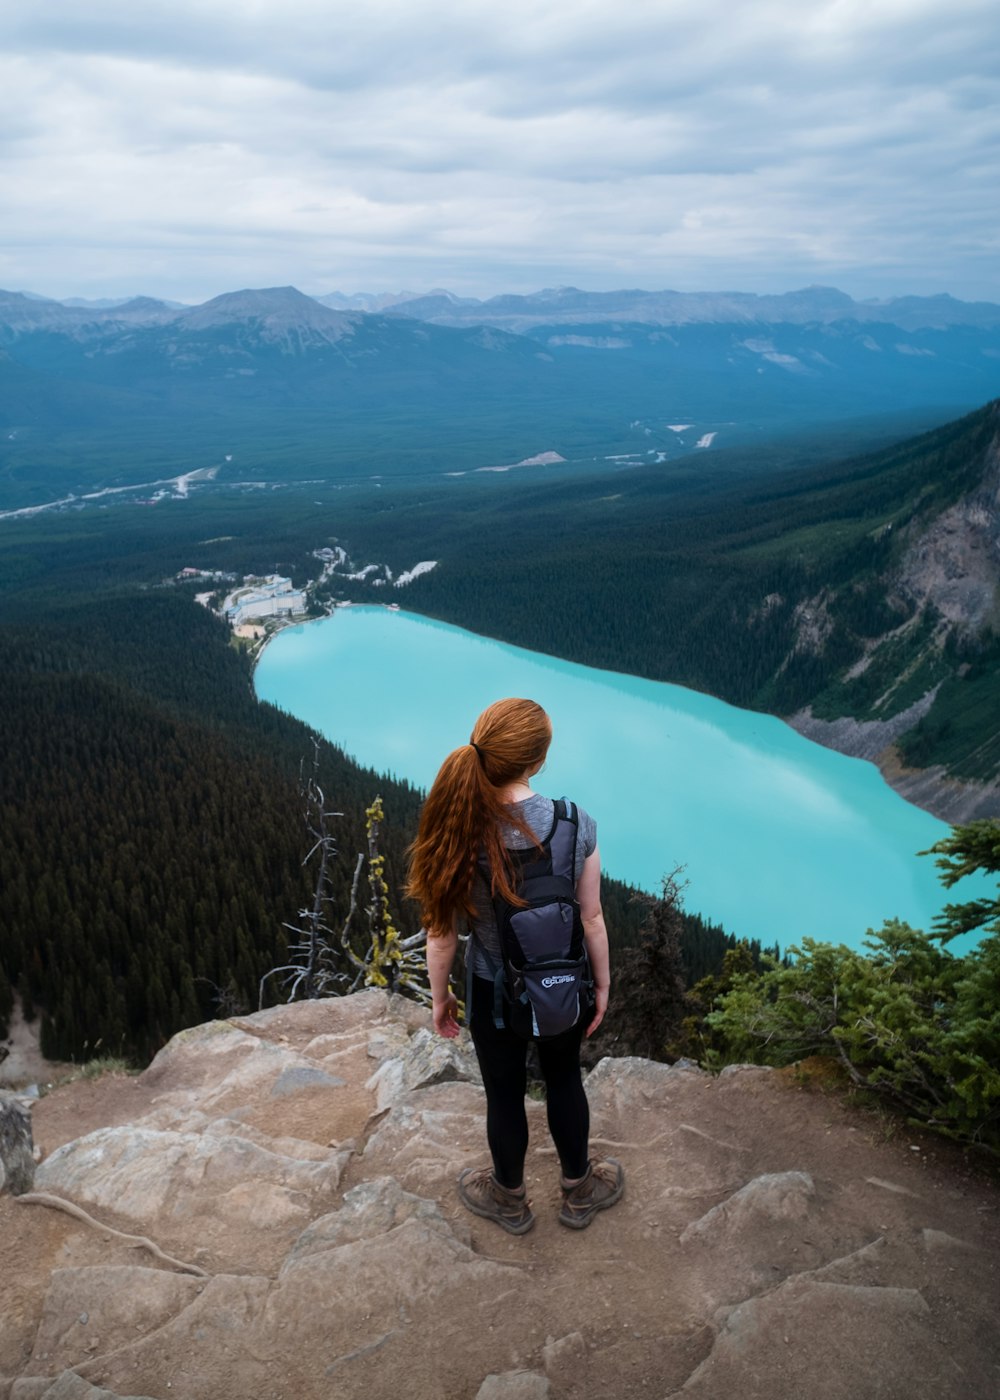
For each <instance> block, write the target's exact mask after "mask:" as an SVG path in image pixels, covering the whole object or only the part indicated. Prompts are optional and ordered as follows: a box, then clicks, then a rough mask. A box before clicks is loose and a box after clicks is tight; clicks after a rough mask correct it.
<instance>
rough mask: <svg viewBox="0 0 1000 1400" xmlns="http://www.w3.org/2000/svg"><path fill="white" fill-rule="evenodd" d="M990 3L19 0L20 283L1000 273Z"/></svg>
mask: <svg viewBox="0 0 1000 1400" xmlns="http://www.w3.org/2000/svg"><path fill="white" fill-rule="evenodd" d="M998 31H1000V23H998V21H997V20H996V18H995V6H994V5H993V3H992V0H990V3H981V0H953V3H951V4H950V5H949V7H948V9H947V12H946V13H942V11H941V7H940V5H939V4H938V3H937V0H934V3H930V0H866V2H865V3H862V0H815V3H813V4H810V5H802V4H801V3H800V0H757V3H754V4H752V5H751V4H734V3H733V0H699V3H695V0H669V3H668V0H630V3H629V4H628V5H621V4H614V3H612V2H611V0H589V2H588V0H575V3H571V0H549V2H548V3H544V0H543V2H542V3H539V0H530V3H529V0H508V3H506V4H505V5H504V6H502V7H501V6H497V5H496V4H495V3H492V0H491V3H488V4H487V3H484V0H455V3H443V2H442V0H399V2H398V3H393V0H370V3H368V4H367V5H366V6H365V7H364V8H363V9H362V8H361V7H359V6H356V5H355V4H353V3H352V4H351V5H347V4H346V3H343V0H336V3H333V4H330V3H329V0H325V3H312V0H282V3H280V4H279V3H277V0H259V3H257V4H255V5H247V4H246V2H245V0H241V3H240V4H236V3H235V0H210V3H208V2H207V0H198V3H193V2H192V0H175V2H174V3H172V4H169V5H168V4H166V3H162V0H144V3H143V4H142V5H135V4H133V3H131V0H130V2H129V3H112V0H103V3H102V2H101V0H90V3H89V4H88V6H87V7H86V9H85V10H84V9H83V7H81V6H80V5H79V4H78V3H77V0H47V3H46V4H45V5H44V6H36V5H34V4H31V5H29V3H28V0H8V4H7V5H6V6H5V7H4V9H3V11H2V12H0V228H2V229H3V237H2V243H0V285H3V286H8V287H9V286H27V287H32V288H34V289H36V290H40V291H46V292H49V293H51V294H54V295H67V294H70V293H71V292H83V293H84V294H93V295H99V294H105V293H120V292H130V291H137V290H145V291H150V292H153V293H157V292H159V293H160V294H162V295H170V296H178V297H181V298H190V299H198V298H200V297H203V296H208V295H211V294H213V293H215V292H217V291H220V290H223V289H225V288H229V287H233V286H235V285H237V284H253V285H266V284H274V283H284V282H289V281H291V282H295V283H296V284H298V285H300V286H303V287H304V288H305V289H307V290H312V291H326V290H331V289H332V288H333V287H335V286H336V287H342V288H344V289H347V290H353V289H355V288H361V287H369V288H383V287H393V286H399V285H408V286H411V287H418V288H419V287H423V286H430V285H432V284H438V285H440V284H444V285H448V286H452V287H454V288H455V289H456V290H458V291H463V290H468V291H473V292H478V293H480V294H483V293H489V292H491V291H496V290H500V289H504V288H507V289H523V290H527V289H530V288H533V287H535V286H538V285H541V283H543V282H547V283H550V284H551V283H552V282H578V283H580V284H582V285H586V286H592V287H611V286H616V285H622V284H623V283H628V284H631V285H646V286H679V287H721V286H729V287H737V286H739V287H745V288H747V289H748V290H770V289H773V290H782V289H784V288H787V287H789V286H792V285H798V284H801V283H804V282H810V281H827V282H835V283H838V284H839V285H842V286H844V287H845V289H846V290H848V291H852V292H854V293H855V294H857V295H877V294H880V293H887V292H893V291H906V290H911V291H918V292H926V291H931V290H950V291H952V292H954V293H955V294H957V295H965V296H979V297H988V298H990V299H997V300H1000V274H998V271H997V266H998V264H997V251H998V250H997V242H998V237H997V233H996V228H997V213H998V209H997V203H998V196H997V190H998V188H1000V179H998V176H1000V171H998V169H997V164H998V158H997V154H996V153H997V151H998V150H1000V143H998V137H1000V100H998V99H1000V79H998V76H997V75H998V74H1000V33H998Z"/></svg>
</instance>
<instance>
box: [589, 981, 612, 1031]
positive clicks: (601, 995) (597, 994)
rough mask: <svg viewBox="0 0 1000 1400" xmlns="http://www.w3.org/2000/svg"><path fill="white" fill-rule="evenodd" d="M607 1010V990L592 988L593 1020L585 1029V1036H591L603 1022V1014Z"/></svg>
mask: <svg viewBox="0 0 1000 1400" xmlns="http://www.w3.org/2000/svg"><path fill="white" fill-rule="evenodd" d="M607 1009H608V988H607V987H595V988H594V1018H593V1020H592V1021H591V1023H590V1025H589V1026H588V1027H587V1031H586V1033H587V1035H593V1034H594V1032H595V1031H596V1030H597V1027H598V1026H599V1025H600V1024H601V1022H602V1021H603V1020H604V1013H605V1011H607Z"/></svg>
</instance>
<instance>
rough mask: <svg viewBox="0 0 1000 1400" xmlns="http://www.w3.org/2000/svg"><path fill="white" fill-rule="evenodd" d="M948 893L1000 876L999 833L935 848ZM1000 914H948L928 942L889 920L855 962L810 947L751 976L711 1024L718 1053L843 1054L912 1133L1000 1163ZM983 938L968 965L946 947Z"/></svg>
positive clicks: (736, 986) (808, 942)
mask: <svg viewBox="0 0 1000 1400" xmlns="http://www.w3.org/2000/svg"><path fill="white" fill-rule="evenodd" d="M933 853H935V854H937V855H938V856H939V857H940V859H939V860H938V864H939V865H940V866H941V868H942V870H943V872H944V874H943V875H942V879H943V880H944V883H945V884H948V885H951V884H953V883H954V882H955V880H956V879H958V878H959V876H960V875H962V874H968V873H969V872H970V871H971V870H977V869H978V870H983V869H985V870H990V871H996V870H997V869H998V868H1000V824H998V823H996V822H986V821H980V822H973V823H971V824H970V825H969V826H967V827H960V828H956V829H955V830H954V831H953V833H952V835H951V836H950V837H948V838H946V840H944V841H942V842H939V843H938V845H937V846H935V847H934V848H933ZM998 910H1000V903H998V901H995V900H977V901H975V902H973V903H970V904H965V905H949V906H948V908H947V910H946V911H945V915H944V916H943V918H942V920H941V921H940V927H939V928H938V929H937V930H936V931H935V932H934V933H931V934H928V933H924V932H922V931H921V930H919V929H913V928H910V926H909V925H908V924H905V923H900V922H899V921H898V920H890V921H889V922H888V923H886V924H885V925H884V927H883V928H882V929H880V930H879V931H878V932H877V933H873V932H871V931H870V930H869V935H868V938H867V939H866V940H865V946H866V948H868V949H869V950H870V951H869V952H868V953H867V954H865V953H860V952H855V951H854V950H852V949H850V948H846V947H844V946H843V945H840V946H837V947H834V946H833V945H832V944H828V943H816V942H814V941H813V940H812V939H808V938H807V939H804V940H803V942H802V946H801V948H791V949H789V952H790V954H791V955H792V956H793V957H794V959H795V961H794V962H793V963H792V964H791V965H790V966H778V965H776V964H772V965H771V966H770V967H768V968H766V969H765V970H764V971H763V972H762V973H761V974H759V975H758V974H756V973H753V972H743V973H740V974H738V975H737V976H735V977H734V978H733V981H732V985H731V988H730V990H729V991H728V992H726V993H725V994H724V995H722V996H721V997H719V998H718V1000H717V1002H716V1005H715V1009H714V1010H712V1011H710V1012H709V1013H708V1015H707V1016H706V1018H705V1020H706V1024H707V1025H708V1027H709V1028H710V1031H711V1033H712V1037H713V1043H714V1045H715V1046H717V1047H719V1048H718V1049H716V1050H715V1051H714V1054H715V1055H716V1056H718V1057H720V1058H722V1059H724V1060H730V1061H732V1060H748V1061H751V1062H753V1063H758V1064H771V1065H787V1064H791V1063H793V1062H794V1061H796V1060H800V1059H803V1058H805V1057H806V1056H808V1055H814V1054H828V1055H829V1054H832V1055H835V1056H836V1057H837V1058H838V1059H839V1060H840V1062H841V1064H842V1065H843V1066H844V1069H845V1070H846V1072H847V1074H848V1075H849V1076H850V1079H851V1080H852V1082H853V1083H854V1084H856V1085H858V1086H859V1087H864V1088H866V1089H870V1090H873V1091H875V1092H877V1093H879V1094H882V1095H884V1096H886V1097H887V1098H888V1099H890V1100H891V1101H892V1102H893V1103H895V1104H896V1105H898V1106H899V1107H900V1108H902V1109H903V1110H904V1111H905V1113H906V1114H907V1116H908V1117H909V1119H910V1120H911V1121H912V1122H915V1123H919V1124H921V1125H923V1126H925V1127H929V1128H932V1129H934V1130H935V1131H937V1132H940V1133H944V1134H946V1135H947V1136H949V1137H952V1138H955V1139H957V1140H958V1141H960V1142H965V1143H975V1144H977V1145H980V1146H983V1147H987V1148H989V1149H990V1150H991V1151H993V1152H1000V918H998ZM975 928H984V929H985V931H986V937H985V938H984V940H983V942H982V943H980V945H979V946H978V947H977V948H974V949H973V950H972V951H971V952H969V953H967V954H966V955H965V956H964V957H955V956H953V955H952V954H951V953H950V952H949V951H948V949H947V947H946V946H945V945H946V944H947V942H948V940H949V939H950V938H952V937H954V936H955V935H956V934H958V933H961V932H966V931H968V930H970V929H975Z"/></svg>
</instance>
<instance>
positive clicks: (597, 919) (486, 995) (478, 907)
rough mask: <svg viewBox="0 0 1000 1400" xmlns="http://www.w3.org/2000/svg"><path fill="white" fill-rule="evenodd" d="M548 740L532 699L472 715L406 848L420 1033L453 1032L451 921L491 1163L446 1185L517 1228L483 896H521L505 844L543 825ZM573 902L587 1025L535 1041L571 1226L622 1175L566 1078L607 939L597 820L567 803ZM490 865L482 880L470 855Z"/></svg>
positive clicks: (603, 1002)
mask: <svg viewBox="0 0 1000 1400" xmlns="http://www.w3.org/2000/svg"><path fill="white" fill-rule="evenodd" d="M551 739H552V725H551V722H550V720H549V717H548V715H547V714H546V713H545V711H544V710H543V709H542V707H541V706H540V705H537V704H536V703H535V702H534V701H533V700H516V699H511V700H497V701H496V702H495V703H494V704H492V705H490V706H489V708H488V709H486V710H484V711H483V713H482V714H481V715H480V716H479V718H478V720H477V721H476V724H475V728H474V729H473V731H472V738H471V740H470V742H469V743H468V744H463V745H462V747H461V748H458V749H454V750H453V751H452V752H451V753H450V754H449V755H448V757H447V758H446V759H445V761H444V763H443V764H442V765H441V769H440V772H439V773H438V775H437V777H436V779H435V780H434V785H433V787H432V788H431V790H430V792H429V794H428V796H427V801H426V802H425V803H424V807H423V811H422V813H421V817H420V827H419V830H418V833H417V839H416V841H415V842H414V844H413V847H412V849H411V852H410V880H409V893H410V894H411V895H413V896H414V897H415V898H417V899H418V900H419V901H420V905H421V909H422V911H423V919H424V925H425V927H426V929H427V935H428V937H427V968H428V973H429V977H430V984H431V993H432V996H433V1003H434V1008H433V1009H434V1029H435V1030H436V1031H437V1033H438V1034H439V1035H442V1036H445V1037H446V1038H448V1039H453V1038H454V1037H455V1036H457V1035H458V1033H459V1027H458V1020H457V1012H458V1002H457V1000H456V998H455V995H454V993H453V992H452V990H451V987H450V985H449V978H450V974H451V969H452V964H453V962H454V959H455V953H456V950H457V947H458V934H459V928H460V926H461V925H462V924H463V923H466V924H467V925H468V927H469V931H470V939H469V946H468V950H467V952H466V957H467V959H471V971H472V977H471V979H470V986H471V996H470V998H469V1002H470V1004H469V1005H468V1006H467V1007H466V1019H467V1022H468V1024H469V1029H470V1031H471V1034H472V1039H473V1043H474V1044H475V1047H476V1054H477V1055H478V1057H479V1066H480V1069H481V1070H482V1075H483V1085H484V1087H485V1089H486V1132H487V1138H488V1140H489V1146H490V1152H491V1154H492V1157H493V1166H492V1168H490V1167H486V1168H483V1169H482V1170H479V1171H476V1170H473V1169H471V1168H469V1169H467V1170H466V1171H464V1172H462V1174H461V1176H460V1177H459V1179H458V1194H459V1197H460V1199H461V1201H462V1203H463V1205H465V1206H466V1207H467V1208H468V1209H469V1210H471V1211H472V1212H473V1213H474V1214H475V1215H481V1216H484V1217H485V1218H486V1219H488V1220H494V1221H496V1223H497V1224H498V1225H500V1226H501V1227H502V1228H503V1229H504V1230H508V1231H509V1232H510V1233H511V1234H514V1235H521V1234H524V1233H525V1231H527V1230H530V1229H531V1227H532V1225H533V1224H534V1223H535V1217H534V1216H533V1215H532V1213H531V1209H530V1205H529V1202H528V1199H527V1195H526V1193H525V1187H524V1158H525V1154H526V1152H527V1148H528V1120H527V1116H526V1113H525V1107H524V1095H525V1089H526V1087H527V1075H526V1066H525V1062H526V1053H527V1044H528V1043H527V1041H526V1040H523V1039H521V1038H520V1037H519V1036H516V1035H514V1034H513V1033H512V1032H511V1031H510V1030H508V1029H506V1028H503V1029H498V1028H497V1027H496V1025H495V1024H494V1018H493V971H492V969H493V968H495V967H496V966H497V964H498V963H499V960H500V946H499V938H498V935H497V926H496V918H495V915H494V912H493V905H492V901H491V896H492V895H493V894H496V895H499V896H501V897H502V898H503V899H505V900H508V901H509V902H511V903H513V904H523V901H522V900H520V899H519V897H518V894H517V890H516V875H515V871H514V863H513V861H512V860H511V857H510V854H509V852H508V849H507V848H508V847H512V848H514V849H526V848H530V847H534V846H540V844H541V842H543V841H544V840H546V839H547V837H548V835H549V832H550V830H551V828H552V824H553V811H554V808H553V803H552V801H551V800H550V799H549V798H547V797H542V796H540V795H539V794H537V793H535V792H533V791H532V789H531V779H532V778H533V777H534V776H535V774H536V773H537V772H538V771H539V770H540V769H541V767H542V765H543V763H544V762H545V756H546V754H547V753H548V748H549V743H550V741H551ZM577 810H578V815H579V825H578V829H577V842H576V859H575V867H574V874H575V879H576V898H577V902H578V903H579V905H580V913H581V916H582V919H583V929H584V941H585V943H586V948H587V953H588V956H589V959H590V966H591V972H592V975H593V978H594V984H595V1005H594V1008H593V1012H592V1014H590V1015H589V1021H588V1019H587V1016H586V1015H582V1016H581V1019H580V1020H579V1021H578V1022H577V1024H576V1025H575V1026H573V1027H571V1029H569V1030H567V1031H563V1032H562V1033H561V1034H559V1035H556V1036H552V1037H551V1038H549V1039H544V1040H539V1041H538V1042H537V1045H538V1057H539V1061H540V1064H541V1070H542V1076H543V1078H544V1080H545V1088H546V1108H547V1112H548V1123H549V1131H550V1132H551V1134H552V1138H553V1141H554V1142H555V1145H556V1150H557V1152H558V1154H559V1161H560V1164H561V1166H562V1178H561V1182H560V1184H561V1186H562V1191H563V1204H562V1209H561V1211H560V1212H559V1220H560V1222H561V1223H562V1224H563V1225H567V1226H569V1227H570V1228H571V1229H577V1230H579V1229H583V1228H584V1226H587V1225H589V1224H590V1222H591V1220H592V1219H593V1217H594V1215H595V1214H596V1213H597V1212H598V1211H599V1210H604V1209H605V1208H606V1207H608V1206H611V1205H614V1203H615V1201H617V1200H619V1199H620V1197H621V1195H622V1192H623V1190H624V1185H625V1183H624V1174H623V1172H622V1169H621V1166H620V1165H619V1163H617V1162H615V1161H614V1160H613V1159H609V1160H607V1161H603V1162H594V1161H591V1160H590V1158H589V1155H588V1136H589V1131H590V1110H589V1107H588V1104H587V1097H586V1094H585V1093H584V1090H583V1081H582V1078H581V1074H580V1044H581V1041H582V1039H583V1035H584V1031H586V1034H587V1035H592V1034H593V1033H594V1031H596V1030H597V1027H598V1026H599V1025H600V1024H601V1021H602V1020H603V1019H604V1013H605V1011H606V1010H607V1005H608V989H609V987H610V981H611V978H610V972H609V960H608V935H607V929H606V928H605V926H604V915H603V913H602V911H601V860H600V855H599V854H598V850H597V829H596V826H595V823H594V821H593V819H592V818H591V817H589V816H588V815H587V813H586V812H584V811H583V810H582V809H577ZM482 858H485V865H486V868H488V870H489V873H490V877H491V879H490V881H489V882H488V881H487V879H486V876H485V874H484V873H483V867H482V865H481V863H480V862H481V859H482Z"/></svg>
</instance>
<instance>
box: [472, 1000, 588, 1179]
mask: <svg viewBox="0 0 1000 1400" xmlns="http://www.w3.org/2000/svg"><path fill="white" fill-rule="evenodd" d="M584 1028H585V1021H584V1018H583V1017H581V1018H580V1020H579V1021H578V1023H577V1024H576V1025H575V1026H573V1027H572V1028H571V1029H570V1030H568V1031H563V1033H562V1035H556V1036H553V1037H552V1038H551V1039H550V1040H539V1041H536V1042H535V1043H536V1045H537V1046H538V1059H539V1062H540V1064H541V1069H542V1078H543V1079H544V1080H545V1096H546V1097H545V1107H546V1112H547V1113H548V1119H549V1132H550V1133H551V1134H552V1141H553V1142H554V1143H555V1145H556V1151H557V1152H558V1153H559V1161H560V1163H561V1164H562V1170H563V1175H564V1176H565V1177H568V1178H569V1179H570V1180H572V1179H574V1178H576V1177H581V1176H585V1175H586V1172H587V1143H588V1137H589V1134H590V1106H589V1105H588V1103H587V1096H586V1094H585V1093H584V1091H583V1080H582V1078H581V1076H580V1043H581V1041H582V1040H583V1032H584ZM469 1031H470V1033H471V1035H472V1040H473V1044H474V1045H475V1047H476V1054H477V1055H478V1057H479V1068H480V1070H481V1071H482V1075H483V1086H484V1087H485V1089H486V1136H487V1138H488V1140H489V1144H490V1152H491V1153H492V1154H493V1175H494V1176H495V1177H496V1179H497V1181H499V1183H500V1185H501V1186H506V1187H509V1188H510V1189H511V1190H516V1188H517V1187H518V1186H520V1185H521V1183H522V1181H523V1180H524V1158H525V1154H526V1153H527V1151H528V1118H527V1115H526V1113H525V1110H524V1095H525V1090H526V1088H527V1072H526V1057H527V1052H528V1042H527V1041H526V1040H522V1039H521V1038H520V1036H516V1035H514V1034H513V1032H512V1031H509V1030H506V1029H503V1030H498V1029H497V1027H496V1026H495V1025H494V1024H493V984H492V982H487V981H486V979H485V978H483V977H473V979H472V1019H471V1022H470V1025H469Z"/></svg>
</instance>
